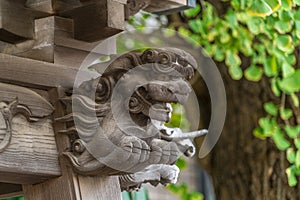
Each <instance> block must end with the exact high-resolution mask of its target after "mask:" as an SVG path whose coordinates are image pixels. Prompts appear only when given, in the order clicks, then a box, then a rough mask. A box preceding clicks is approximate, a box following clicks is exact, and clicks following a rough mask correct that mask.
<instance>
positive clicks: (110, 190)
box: [78, 176, 122, 200]
mask: <svg viewBox="0 0 300 200" xmlns="http://www.w3.org/2000/svg"><path fill="white" fill-rule="evenodd" d="M78 183H79V190H80V193H81V200H85V199H93V200H104V199H105V200H106V199H113V200H121V199H122V198H121V192H120V190H119V188H120V184H119V178H118V177H117V176H112V177H86V176H78Z"/></svg>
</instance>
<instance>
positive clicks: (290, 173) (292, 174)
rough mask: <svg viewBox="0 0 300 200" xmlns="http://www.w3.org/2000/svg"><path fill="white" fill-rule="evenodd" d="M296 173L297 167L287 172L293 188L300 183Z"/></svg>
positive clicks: (288, 169) (293, 166) (292, 167)
mask: <svg viewBox="0 0 300 200" xmlns="http://www.w3.org/2000/svg"><path fill="white" fill-rule="evenodd" d="M295 171H296V166H295V165H292V166H290V167H289V168H287V169H286V170H285V173H286V174H287V177H288V183H289V186H291V187H293V186H295V185H296V184H297V182H298V181H297V178H296V175H295Z"/></svg>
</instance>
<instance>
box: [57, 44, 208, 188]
mask: <svg viewBox="0 0 300 200" xmlns="http://www.w3.org/2000/svg"><path fill="white" fill-rule="evenodd" d="M196 66H197V63H196V61H195V59H194V58H193V57H192V56H191V55H190V54H188V53H186V52H184V51H182V50H179V49H175V48H157V49H148V50H146V51H144V52H142V53H140V52H129V53H126V54H123V55H121V56H120V57H118V58H116V59H114V60H112V61H110V62H109V63H108V67H107V68H106V70H105V71H104V73H103V74H102V76H101V77H99V78H97V79H94V80H90V81H86V82H84V83H82V84H81V85H80V87H79V88H77V89H75V90H74V91H73V93H72V95H71V96H68V97H66V98H63V99H62V100H63V101H64V102H65V104H66V105H67V110H72V112H70V114H68V115H66V116H64V117H61V118H58V119H57V120H58V121H62V122H66V124H67V125H68V127H69V128H68V129H67V130H61V131H60V132H61V133H66V134H69V137H70V140H71V143H72V148H71V149H69V150H68V151H67V152H65V153H64V155H65V156H66V157H67V159H68V160H69V161H70V163H71V164H72V166H73V168H74V170H75V171H76V172H78V173H80V174H84V175H99V174H101V175H119V176H120V183H121V188H122V189H123V190H128V191H130V190H132V189H137V188H139V187H140V186H141V184H142V183H146V182H150V183H151V184H153V185H157V184H159V183H161V184H164V185H165V184H168V183H171V182H172V183H174V182H176V180H177V175H178V172H179V170H178V168H177V167H176V166H175V165H174V163H175V162H176V161H177V159H178V158H179V156H181V155H182V154H184V155H186V156H189V157H190V156H192V155H193V154H194V152H195V148H194V145H193V144H192V141H191V139H193V138H195V137H197V136H200V135H203V134H205V133H206V132H207V131H206V130H202V131H194V132H190V133H182V132H181V130H180V129H179V128H174V129H173V128H167V127H165V126H164V123H165V122H168V121H169V120H170V116H171V112H172V110H171V106H170V104H169V103H172V102H175V103H178V102H179V103H181V104H183V103H184V102H185V101H186V100H187V98H188V95H189V93H190V92H191V88H190V86H189V84H188V82H187V81H186V80H188V79H190V78H191V77H192V76H193V75H194V71H195V68H196ZM137 69H138V70H137ZM71 105H72V108H71Z"/></svg>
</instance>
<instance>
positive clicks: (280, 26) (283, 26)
mask: <svg viewBox="0 0 300 200" xmlns="http://www.w3.org/2000/svg"><path fill="white" fill-rule="evenodd" d="M274 28H275V29H276V30H277V31H278V32H279V33H281V34H284V33H287V32H289V31H291V30H292V24H291V22H290V21H277V22H275V25H274Z"/></svg>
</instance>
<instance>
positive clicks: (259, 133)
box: [253, 127, 267, 140]
mask: <svg viewBox="0 0 300 200" xmlns="http://www.w3.org/2000/svg"><path fill="white" fill-rule="evenodd" d="M253 135H254V136H255V137H258V138H260V139H262V140H264V139H266V137H267V136H266V135H265V134H264V130H263V129H262V128H261V127H257V128H255V129H254V131H253Z"/></svg>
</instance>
